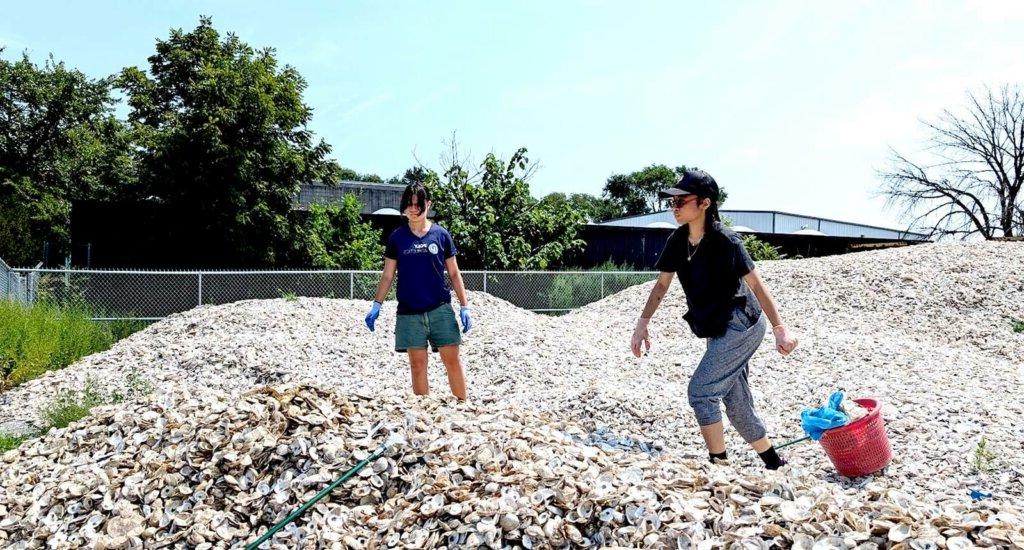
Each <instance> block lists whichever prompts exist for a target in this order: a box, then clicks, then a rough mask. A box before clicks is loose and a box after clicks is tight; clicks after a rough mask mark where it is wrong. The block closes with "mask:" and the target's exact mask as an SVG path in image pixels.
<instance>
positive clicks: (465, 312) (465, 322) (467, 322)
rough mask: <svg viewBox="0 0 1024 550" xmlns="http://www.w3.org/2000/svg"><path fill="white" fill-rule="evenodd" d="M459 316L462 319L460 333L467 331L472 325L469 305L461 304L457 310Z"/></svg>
mask: <svg viewBox="0 0 1024 550" xmlns="http://www.w3.org/2000/svg"><path fill="white" fill-rule="evenodd" d="M459 318H460V319H462V333H463V334H465V333H467V332H469V329H470V327H472V326H473V320H472V319H470V318H469V306H462V309H460V310H459Z"/></svg>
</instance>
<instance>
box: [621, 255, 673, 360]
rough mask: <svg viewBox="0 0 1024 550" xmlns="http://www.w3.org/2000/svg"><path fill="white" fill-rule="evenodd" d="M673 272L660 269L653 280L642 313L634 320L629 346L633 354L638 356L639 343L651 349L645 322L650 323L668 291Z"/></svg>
mask: <svg viewBox="0 0 1024 550" xmlns="http://www.w3.org/2000/svg"><path fill="white" fill-rule="evenodd" d="M674 275H675V273H672V272H669V271H662V272H661V274H660V275H658V280H657V281H655V282H654V286H653V287H651V293H650V295H648V296H647V304H646V305H645V306H644V311H643V313H641V314H640V318H639V319H637V321H636V328H635V329H633V338H632V340H631V342H630V348H631V349H632V350H633V355H635V356H636V357H640V345H641V344H644V345H646V347H647V350H648V351H650V349H651V338H650V336H649V335H648V334H647V324H648V323H650V321H651V317H653V316H654V312H655V311H657V310H658V306H660V305H661V300H662V299H664V298H665V294H667V293H668V289H669V286H671V284H672V277H673V276H674Z"/></svg>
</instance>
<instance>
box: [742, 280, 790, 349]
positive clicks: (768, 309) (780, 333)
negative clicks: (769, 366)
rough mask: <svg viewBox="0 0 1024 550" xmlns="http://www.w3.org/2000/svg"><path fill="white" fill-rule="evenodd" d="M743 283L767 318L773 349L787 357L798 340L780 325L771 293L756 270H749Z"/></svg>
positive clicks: (780, 319) (779, 317)
mask: <svg viewBox="0 0 1024 550" xmlns="http://www.w3.org/2000/svg"><path fill="white" fill-rule="evenodd" d="M743 282H745V283H747V286H749V287H750V290H751V291H752V292H753V293H754V296H756V297H757V302H758V303H759V304H761V309H762V310H763V311H764V314H765V315H766V316H768V321H769V322H770V323H771V325H772V334H773V335H775V348H776V349H777V350H778V351H779V353H781V354H782V355H789V354H790V352H792V351H793V350H794V349H796V346H797V343H798V340H797V338H796V336H794V335H793V334H791V333H790V332H789V330H788V329H787V328H786V325H784V324H783V323H782V316H781V315H780V314H779V308H778V307H776V306H775V299H774V298H773V297H772V293H771V291H769V290H768V287H767V286H765V284H764V281H762V280H761V275H760V274H758V272H757V270H756V269H754V270H751V271H750V273H747V274H746V275H744V276H743Z"/></svg>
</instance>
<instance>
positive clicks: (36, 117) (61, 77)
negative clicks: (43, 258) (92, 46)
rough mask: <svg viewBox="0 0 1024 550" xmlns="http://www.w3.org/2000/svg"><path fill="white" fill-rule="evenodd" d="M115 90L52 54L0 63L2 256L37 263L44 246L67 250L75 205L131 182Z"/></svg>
mask: <svg viewBox="0 0 1024 550" xmlns="http://www.w3.org/2000/svg"><path fill="white" fill-rule="evenodd" d="M2 51H3V49H2V48H0V52H2ZM110 92H111V79H109V78H104V79H90V78H89V77H87V76H86V75H84V74H83V73H81V72H79V71H77V70H73V69H68V68H67V67H65V66H64V63H57V62H55V61H54V60H53V58H52V56H51V57H50V58H49V59H47V61H46V63H45V64H44V65H43V66H42V67H39V66H37V65H35V64H34V63H32V61H31V60H30V59H29V57H28V55H27V54H23V55H22V57H21V59H20V60H18V61H13V62H12V61H7V60H3V59H0V120H2V129H0V257H3V258H5V259H6V260H7V261H9V262H12V263H15V264H27V263H29V262H33V261H35V260H37V259H38V258H39V257H40V254H41V251H42V243H43V242H50V243H52V245H53V246H54V250H55V252H57V253H58V254H60V253H67V252H68V245H69V244H70V218H71V201H72V200H81V199H91V198H102V197H106V196H109V195H112V194H116V193H118V192H119V191H120V190H121V189H122V187H124V186H128V185H130V184H131V174H132V169H131V158H130V156H129V154H128V143H129V137H128V133H127V131H126V128H125V127H124V125H123V124H122V123H121V122H119V121H118V120H117V119H116V117H115V116H114V115H113V108H114V105H115V104H116V102H115V100H114V99H113V98H112V96H111V93H110Z"/></svg>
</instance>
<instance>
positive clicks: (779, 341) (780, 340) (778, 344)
mask: <svg viewBox="0 0 1024 550" xmlns="http://www.w3.org/2000/svg"><path fill="white" fill-rule="evenodd" d="M772 334H774V335H775V349H776V350H778V351H779V353H781V354H782V355H789V354H790V353H792V352H793V350H795V349H796V346H797V343H798V340H797V338H796V336H794V335H793V334H790V332H789V331H788V330H786V327H785V326H783V325H778V326H776V327H773V328H772Z"/></svg>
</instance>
